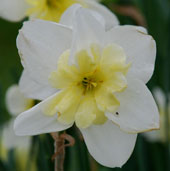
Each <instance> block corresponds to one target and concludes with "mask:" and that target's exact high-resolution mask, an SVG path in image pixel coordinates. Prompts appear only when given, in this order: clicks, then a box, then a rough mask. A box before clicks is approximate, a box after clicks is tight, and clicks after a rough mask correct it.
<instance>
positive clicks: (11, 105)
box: [0, 85, 35, 171]
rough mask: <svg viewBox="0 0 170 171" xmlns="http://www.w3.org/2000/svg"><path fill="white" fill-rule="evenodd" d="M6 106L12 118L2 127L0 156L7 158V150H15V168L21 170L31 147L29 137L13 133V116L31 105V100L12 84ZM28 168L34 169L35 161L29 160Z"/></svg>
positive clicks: (25, 163)
mask: <svg viewBox="0 0 170 171" xmlns="http://www.w3.org/2000/svg"><path fill="white" fill-rule="evenodd" d="M6 106H7V110H8V111H9V113H10V114H11V115H12V118H11V120H10V121H9V122H7V123H6V124H5V126H4V128H3V129H2V136H1V143H0V144H1V155H0V158H1V159H2V160H4V161H7V160H8V152H9V151H10V150H15V159H16V162H17V168H18V169H19V170H21V171H25V170H26V166H27V161H28V157H29V150H30V147H31V137H28V136H24V137H19V136H16V135H15V132H14V129H13V125H14V118H15V117H16V116H17V115H18V114H20V113H21V112H24V111H26V110H28V109H29V108H31V107H32V106H33V100H32V99H29V98H26V97H25V96H24V95H23V94H22V93H21V92H20V90H19V87H18V86H17V85H12V86H11V87H10V88H9V89H8V90H7V93H6ZM30 168H31V169H32V171H33V170H35V163H32V162H31V166H30Z"/></svg>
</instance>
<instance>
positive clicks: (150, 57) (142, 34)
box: [106, 26, 156, 83]
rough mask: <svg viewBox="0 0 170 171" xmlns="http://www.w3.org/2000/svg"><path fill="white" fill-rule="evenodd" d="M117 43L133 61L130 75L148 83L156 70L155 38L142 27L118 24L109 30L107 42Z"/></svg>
mask: <svg viewBox="0 0 170 171" xmlns="http://www.w3.org/2000/svg"><path fill="white" fill-rule="evenodd" d="M110 43H116V44H118V45H120V46H121V47H123V48H124V50H125V53H126V55H127V57H128V59H127V60H128V61H127V62H131V63H132V67H131V68H130V69H129V73H128V74H129V75H133V76H135V77H137V78H138V79H141V80H143V81H144V83H147V82H148V81H149V79H150V78H151V76H152V74H153V70H154V64H155V57H156V44H155V41H154V39H153V38H152V37H151V36H149V35H148V34H147V33H146V30H145V29H144V28H142V27H136V26H117V27H114V28H113V29H111V30H110V31H108V32H107V38H106V44H110Z"/></svg>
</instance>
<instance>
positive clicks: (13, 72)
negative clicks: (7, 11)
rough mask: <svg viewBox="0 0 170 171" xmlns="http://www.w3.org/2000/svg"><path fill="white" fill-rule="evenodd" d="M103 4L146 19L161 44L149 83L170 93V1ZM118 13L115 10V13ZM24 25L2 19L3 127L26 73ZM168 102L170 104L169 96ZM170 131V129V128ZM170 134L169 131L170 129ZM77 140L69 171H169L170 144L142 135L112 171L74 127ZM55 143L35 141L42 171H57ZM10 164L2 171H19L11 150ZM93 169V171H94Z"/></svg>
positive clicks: (0, 87) (109, 0) (46, 137)
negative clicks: (15, 87) (8, 98)
mask: <svg viewBox="0 0 170 171" xmlns="http://www.w3.org/2000/svg"><path fill="white" fill-rule="evenodd" d="M102 3H103V4H104V5H106V6H107V7H108V8H110V9H113V8H112V6H113V5H114V4H117V5H131V6H135V7H136V8H137V9H138V10H139V11H140V12H141V13H142V15H143V16H144V18H145V20H146V23H147V29H148V32H149V34H151V35H152V36H153V37H154V39H155V40H156V43H157V59H156V68H155V72H154V75H153V77H152V79H151V81H150V82H149V84H148V86H149V87H150V89H152V88H153V87H157V86H159V87H162V89H163V90H164V92H165V93H166V94H168V92H169V90H170V30H169V29H170V0H103V1H102ZM113 12H114V11H113ZM117 15H118V17H119V19H120V22H121V24H136V21H134V20H133V19H132V18H131V17H127V16H123V15H121V14H118V13H117ZM21 26H22V23H10V22H7V21H4V20H2V19H0V59H1V61H0V126H1V127H2V125H3V123H5V122H6V121H7V120H9V118H10V115H9V114H8V113H7V110H6V107H5V92H6V90H7V88H8V87H9V86H10V85H12V84H14V83H17V82H18V80H19V77H20V74H21V72H22V67H21V64H20V59H19V56H18V53H17V48H16V37H17V34H18V30H19V29H20V28H21ZM166 100H167V103H168V101H169V99H168V95H167V99H166ZM167 129H169V128H167ZM168 131H169V130H168ZM67 133H69V134H71V135H72V136H73V137H74V138H75V139H76V144H75V145H74V147H69V148H67V149H66V159H65V171H90V170H91V171H169V170H170V145H169V142H167V143H166V144H160V143H148V142H147V141H146V140H145V139H144V138H143V137H142V136H141V135H139V136H138V140H137V144H136V147H135V150H134V152H133V154H132V156H131V158H130V159H129V161H128V162H127V163H126V164H125V165H124V166H123V168H121V169H120V168H115V169H110V168H106V167H103V166H100V165H99V164H97V163H96V162H95V161H94V160H93V159H92V158H91V157H90V155H89V153H88V151H87V149H86V146H85V144H84V142H83V141H82V140H80V136H79V133H78V130H77V129H76V128H75V127H73V128H71V129H69V130H68V131H67ZM53 151H54V149H53V140H52V138H51V137H50V136H49V135H42V136H35V137H33V138H32V148H31V151H30V160H28V169H27V171H31V170H30V169H29V162H30V161H31V158H32V157H33V156H35V158H36V163H37V170H38V171H51V170H54V169H53V168H54V163H53V162H52V161H51V156H52V155H53ZM8 158H9V160H8V162H5V163H4V162H2V161H0V171H19V170H17V166H16V163H15V157H14V155H13V150H11V151H10V153H9V156H8ZM92 168H93V169H92Z"/></svg>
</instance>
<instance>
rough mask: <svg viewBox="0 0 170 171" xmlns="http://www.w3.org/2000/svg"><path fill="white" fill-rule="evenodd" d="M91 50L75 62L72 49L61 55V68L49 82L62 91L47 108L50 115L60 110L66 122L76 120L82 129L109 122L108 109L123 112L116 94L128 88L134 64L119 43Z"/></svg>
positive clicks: (62, 119) (59, 112)
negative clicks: (130, 69)
mask: <svg viewBox="0 0 170 171" xmlns="http://www.w3.org/2000/svg"><path fill="white" fill-rule="evenodd" d="M90 52H91V53H89V51H88V50H86V49H83V50H81V51H79V52H77V53H76V54H75V60H76V64H73V65H70V64H69V60H68V59H69V57H70V51H69V50H67V51H65V52H64V53H63V54H62V55H61V56H60V59H59V61H58V68H57V70H56V71H53V72H52V73H51V74H50V75H49V83H50V84H51V86H52V87H54V88H56V89H59V90H61V91H60V93H59V94H57V95H56V96H55V97H54V98H53V99H51V101H49V102H48V104H47V105H46V106H45V108H44V109H43V110H44V113H45V114H47V115H49V116H52V115H55V114H56V113H57V114H58V120H59V121H60V122H62V123H65V124H68V123H72V122H74V121H75V122H76V125H77V126H78V127H80V128H87V127H88V126H90V125H91V124H103V123H105V122H106V120H107V118H106V116H105V112H110V113H113V114H116V115H119V114H118V113H116V110H117V108H118V107H119V105H120V103H119V101H118V99H117V98H116V95H115V93H119V92H122V91H124V89H125V88H126V87H127V80H126V73H127V71H128V69H129V67H130V65H129V64H126V55H125V53H124V50H123V49H122V48H121V47H120V46H118V45H115V44H111V45H107V46H106V47H104V48H103V49H101V48H100V46H99V45H91V48H90Z"/></svg>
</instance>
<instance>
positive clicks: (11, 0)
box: [0, 0, 28, 22]
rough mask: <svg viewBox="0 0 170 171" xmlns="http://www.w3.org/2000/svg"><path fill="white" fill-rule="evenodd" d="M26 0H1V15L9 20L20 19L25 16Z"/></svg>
mask: <svg viewBox="0 0 170 171" xmlns="http://www.w3.org/2000/svg"><path fill="white" fill-rule="evenodd" d="M27 8H28V4H27V3H26V0H0V17H2V18H4V19H6V20H9V21H14V22H16V21H20V20H22V19H23V18H24V17H25V13H26V10H27Z"/></svg>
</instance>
